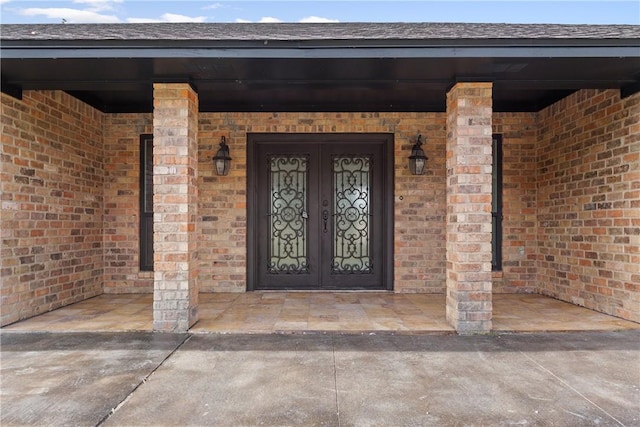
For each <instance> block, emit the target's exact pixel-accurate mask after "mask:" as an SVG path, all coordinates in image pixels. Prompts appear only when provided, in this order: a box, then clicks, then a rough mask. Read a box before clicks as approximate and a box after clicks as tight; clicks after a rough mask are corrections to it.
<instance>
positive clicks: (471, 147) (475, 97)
mask: <svg viewBox="0 0 640 427" xmlns="http://www.w3.org/2000/svg"><path fill="white" fill-rule="evenodd" d="M491 91H492V84H491V83H458V84H456V85H455V86H454V87H453V88H452V89H451V90H450V91H449V93H448V94H447V303H446V304H447V306H446V316H447V321H448V322H449V323H450V324H451V325H452V326H453V327H454V328H455V329H456V330H457V331H458V333H462V334H473V333H485V332H488V331H490V330H491V313H492V305H491V304H492V303H491V182H492V181H491V167H492V166H491V165H492V153H491V150H492V142H491V115H492V98H491Z"/></svg>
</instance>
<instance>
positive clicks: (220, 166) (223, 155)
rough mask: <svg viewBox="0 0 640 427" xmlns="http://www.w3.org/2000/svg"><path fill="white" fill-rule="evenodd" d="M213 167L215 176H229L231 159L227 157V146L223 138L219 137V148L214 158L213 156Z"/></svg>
mask: <svg viewBox="0 0 640 427" xmlns="http://www.w3.org/2000/svg"><path fill="white" fill-rule="evenodd" d="M213 166H214V167H215V169H216V174H217V175H220V176H225V175H228V174H229V169H230V168H231V157H229V146H228V145H227V140H226V138H225V137H224V136H222V137H220V148H219V149H218V152H217V153H216V155H215V156H213Z"/></svg>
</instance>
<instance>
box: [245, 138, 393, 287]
mask: <svg viewBox="0 0 640 427" xmlns="http://www.w3.org/2000/svg"><path fill="white" fill-rule="evenodd" d="M249 138H250V141H249V144H250V147H252V151H253V153H252V154H253V156H252V157H253V158H254V163H255V164H254V167H253V172H254V173H253V174H252V177H251V178H252V179H253V181H254V182H253V183H252V185H250V189H251V191H252V193H253V194H252V197H250V200H253V203H250V205H251V206H250V212H251V217H252V218H251V221H250V223H252V225H253V226H254V227H255V230H250V233H251V234H252V236H253V237H252V239H251V246H253V248H250V256H253V257H254V259H252V260H251V261H252V262H251V263H250V264H251V265H252V266H253V271H252V274H250V288H251V289H307V290H312V289H387V288H389V286H390V283H389V276H390V266H389V265H388V264H389V256H390V250H389V248H388V246H389V241H390V240H389V231H390V229H389V227H390V226H391V223H392V222H391V218H390V209H389V206H390V204H389V203H388V201H386V198H388V196H389V188H387V186H386V185H385V184H386V183H387V182H388V181H389V180H387V179H385V174H386V173H387V169H388V165H387V164H386V162H385V154H386V151H387V150H389V147H392V136H391V135H387V134H384V135H378V134H376V135H368V134H339V135H306V134H305V135H295V134H294V135H290V134H289V135H273V134H271V135H268V134H261V135H250V137H249ZM387 160H388V159H387ZM251 249H253V251H252V250H251Z"/></svg>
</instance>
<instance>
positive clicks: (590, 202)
mask: <svg viewBox="0 0 640 427" xmlns="http://www.w3.org/2000/svg"><path fill="white" fill-rule="evenodd" d="M537 150H538V152H537V154H538V219H537V223H538V236H537V240H538V244H539V254H538V263H537V264H538V274H537V278H538V286H539V288H540V291H541V292H542V293H544V294H546V295H551V296H553V297H556V298H560V299H562V300H566V301H569V302H572V303H574V304H577V305H582V306H585V307H589V308H592V309H595V310H598V311H602V312H605V313H609V314H613V315H616V316H621V317H624V318H627V319H631V320H635V321H640V94H635V95H633V96H631V97H628V98H626V99H623V100H621V99H620V96H619V92H618V91H615V90H608V91H596V90H584V91H580V92H577V93H575V94H573V95H571V96H569V97H567V98H565V99H563V100H561V101H560V102H558V103H556V104H554V105H552V106H551V107H549V108H547V109H545V110H543V111H541V112H540V113H539V129H538V148H537Z"/></svg>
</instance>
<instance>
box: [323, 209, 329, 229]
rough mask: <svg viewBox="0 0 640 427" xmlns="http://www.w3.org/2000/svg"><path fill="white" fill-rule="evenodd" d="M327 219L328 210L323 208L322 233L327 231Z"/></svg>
mask: <svg viewBox="0 0 640 427" xmlns="http://www.w3.org/2000/svg"><path fill="white" fill-rule="evenodd" d="M328 221H329V211H328V210H326V209H325V210H323V211H322V222H323V224H324V230H323V233H326V232H327V222H328Z"/></svg>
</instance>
